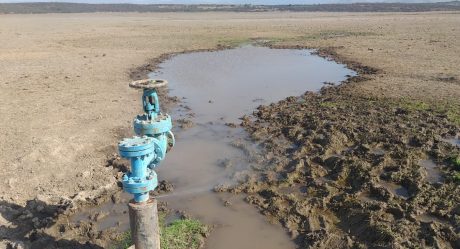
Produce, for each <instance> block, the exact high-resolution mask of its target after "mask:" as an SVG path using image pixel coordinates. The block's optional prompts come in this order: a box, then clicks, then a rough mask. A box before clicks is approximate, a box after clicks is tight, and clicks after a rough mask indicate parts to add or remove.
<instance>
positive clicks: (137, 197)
mask: <svg viewBox="0 0 460 249" xmlns="http://www.w3.org/2000/svg"><path fill="white" fill-rule="evenodd" d="M166 84H167V81H165V80H150V79H148V80H139V81H134V82H131V83H130V84H129V86H130V87H132V88H137V89H143V95H142V105H143V108H144V112H145V113H144V114H142V115H138V116H137V117H136V118H135V119H134V132H135V133H136V135H137V136H134V137H132V138H125V139H123V140H122V141H121V142H120V143H119V144H118V149H119V151H120V155H121V156H122V157H123V158H126V159H129V160H130V161H131V171H130V172H128V173H127V174H125V175H124V176H123V181H122V182H123V189H124V190H125V191H126V192H128V193H130V194H133V195H134V201H135V202H144V201H147V200H148V199H149V192H150V191H152V190H154V189H155V188H156V187H157V186H158V177H157V174H156V173H155V171H154V170H153V169H154V168H155V167H157V166H158V165H159V164H160V162H161V161H162V160H163V159H164V158H165V156H166V153H167V152H168V151H169V150H170V149H171V148H172V147H173V146H174V143H175V139H174V134H173V133H172V132H171V129H172V122H171V117H170V116H169V115H168V114H163V113H161V112H160V103H159V100H158V94H157V91H156V89H157V88H159V87H163V86H165V85H166Z"/></svg>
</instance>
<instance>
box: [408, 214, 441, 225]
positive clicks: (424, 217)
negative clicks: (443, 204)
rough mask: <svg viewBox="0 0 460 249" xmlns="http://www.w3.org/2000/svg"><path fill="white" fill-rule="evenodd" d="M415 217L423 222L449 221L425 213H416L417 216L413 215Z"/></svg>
mask: <svg viewBox="0 0 460 249" xmlns="http://www.w3.org/2000/svg"><path fill="white" fill-rule="evenodd" d="M415 219H416V220H418V221H420V222H423V223H434V222H437V223H440V224H447V223H449V222H448V221H447V220H444V219H440V218H438V217H436V216H433V215H430V214H427V213H423V214H420V215H417V217H415Z"/></svg>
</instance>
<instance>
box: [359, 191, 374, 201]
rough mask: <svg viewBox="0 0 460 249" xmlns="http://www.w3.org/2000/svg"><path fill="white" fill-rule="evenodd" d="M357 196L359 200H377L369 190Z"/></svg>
mask: <svg viewBox="0 0 460 249" xmlns="http://www.w3.org/2000/svg"><path fill="white" fill-rule="evenodd" d="M357 198H358V200H360V201H362V202H374V201H377V199H376V198H374V197H371V195H370V194H369V193H368V192H362V193H359V194H358V196H357Z"/></svg>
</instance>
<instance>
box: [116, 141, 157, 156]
mask: <svg viewBox="0 0 460 249" xmlns="http://www.w3.org/2000/svg"><path fill="white" fill-rule="evenodd" d="M154 147H155V143H154V138H152V137H148V136H142V137H137V136H134V137H132V138H125V139H123V140H122V141H121V142H120V143H119V144H118V150H119V151H120V156H122V157H124V158H132V157H140V156H144V155H148V154H151V153H153V152H154V151H155V149H154Z"/></svg>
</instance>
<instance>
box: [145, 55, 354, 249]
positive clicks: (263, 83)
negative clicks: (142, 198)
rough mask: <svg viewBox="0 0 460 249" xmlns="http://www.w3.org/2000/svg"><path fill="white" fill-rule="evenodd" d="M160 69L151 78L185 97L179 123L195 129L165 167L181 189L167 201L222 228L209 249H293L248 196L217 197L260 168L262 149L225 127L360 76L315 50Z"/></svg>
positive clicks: (204, 58) (203, 58) (174, 63)
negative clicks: (255, 154) (217, 189)
mask: <svg viewBox="0 0 460 249" xmlns="http://www.w3.org/2000/svg"><path fill="white" fill-rule="evenodd" d="M160 68H161V69H160V70H159V71H157V72H154V73H152V74H151V77H152V78H164V79H167V80H168V81H169V82H170V84H169V89H170V95H171V96H178V97H180V98H182V107H181V108H178V109H177V110H175V111H174V112H173V113H171V114H172V116H173V118H175V119H178V118H186V119H191V120H192V121H193V123H195V126H194V127H192V128H189V129H186V130H176V134H177V144H176V147H174V149H173V150H172V151H171V152H170V153H169V154H168V157H167V159H166V160H165V161H164V163H162V165H161V166H160V167H159V169H158V175H159V178H160V180H161V179H167V180H168V181H171V182H172V183H173V184H174V185H175V190H174V193H173V194H171V195H167V196H161V197H160V199H161V200H163V201H167V202H168V203H169V205H170V207H172V208H175V209H180V210H185V211H186V212H188V213H189V214H191V215H193V216H195V217H198V218H200V219H201V220H203V221H204V222H206V223H208V224H218V226H217V228H216V229H215V230H214V232H213V234H212V236H211V237H210V238H209V240H208V241H207V247H208V248H212V249H227V248H228V249H230V248H232V249H233V248H239V249H246V248H248V249H249V248H251V249H254V248H264V249H271V248H272V249H279V248H285V249H288V248H294V247H295V245H294V244H293V243H292V241H291V240H290V238H289V236H288V235H287V234H286V233H285V232H284V231H283V229H282V228H281V227H280V226H279V225H273V224H270V223H268V222H267V220H266V219H265V217H264V216H262V215H261V214H259V213H258V212H257V210H256V209H255V208H253V207H252V206H250V205H248V204H247V203H245V202H244V201H242V199H241V198H242V197H238V196H233V195H229V194H223V193H214V192H212V191H211V189H212V188H213V187H214V186H216V185H218V184H223V183H224V184H233V183H235V182H237V181H238V180H242V179H244V177H245V176H246V173H247V172H250V167H249V166H250V165H251V164H254V163H256V162H255V161H254V158H252V156H251V155H252V153H251V151H253V150H256V149H257V148H256V146H254V145H251V144H252V143H250V142H249V141H247V140H248V139H247V135H246V133H245V132H244V131H243V130H242V129H241V128H231V127H228V126H226V125H225V124H226V123H239V122H240V120H239V118H240V117H242V116H243V115H244V114H251V113H252V111H253V110H255V108H256V107H257V106H259V105H261V104H269V103H272V102H276V101H279V100H281V99H284V98H286V97H288V96H299V95H301V94H302V93H304V92H305V91H318V90H319V89H320V88H321V87H322V86H324V84H323V82H332V83H336V84H338V83H340V82H341V81H343V80H345V79H346V77H347V75H354V72H353V71H351V70H348V69H346V68H345V67H344V66H343V65H339V64H337V63H335V62H333V61H328V60H326V59H323V58H320V57H318V56H315V55H311V51H308V50H275V49H269V48H264V47H254V46H245V47H241V48H237V49H232V50H224V51H219V52H199V53H191V54H183V55H178V56H175V57H173V58H171V59H170V60H167V61H165V62H164V63H162V64H161V65H160ZM184 107H185V108H184ZM189 109H191V111H188V110H189ZM235 141H237V142H236V143H235ZM241 148H243V149H244V150H241ZM222 162H224V163H222ZM225 201H229V202H230V203H231V205H230V206H226V205H225V204H224V203H225ZM227 204H228V203H227Z"/></svg>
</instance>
